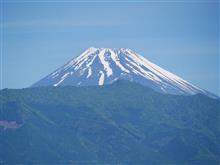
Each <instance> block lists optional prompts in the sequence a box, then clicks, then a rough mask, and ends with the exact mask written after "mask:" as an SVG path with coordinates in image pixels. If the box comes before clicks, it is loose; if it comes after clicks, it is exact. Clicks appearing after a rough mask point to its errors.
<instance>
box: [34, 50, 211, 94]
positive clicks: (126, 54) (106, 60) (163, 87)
mask: <svg viewBox="0 0 220 165" xmlns="http://www.w3.org/2000/svg"><path fill="white" fill-rule="evenodd" d="M117 80H128V81H131V82H136V83H139V84H142V85H145V86H147V87H150V88H152V89H154V90H156V91H159V92H162V93H168V94H178V95H194V94H197V93H202V94H206V95H209V96H212V97H214V95H212V94H211V93H209V92H207V91H205V90H203V89H201V88H199V87H196V86H194V85H192V84H190V83H188V82H187V81H185V80H183V79H182V78H180V77H178V76H176V75H174V74H172V73H170V72H168V71H166V70H164V69H162V68H160V67H159V66H157V65H155V64H153V63H152V62H150V61H149V60H147V59H145V58H144V57H143V56H141V55H139V54H137V53H135V52H133V51H132V50H130V49H124V48H119V49H109V48H93V47H91V48H89V49H88V50H86V51H85V52H83V53H82V54H81V55H80V56H78V57H77V58H75V59H72V60H70V61H69V62H68V63H67V64H65V65H64V66H62V67H60V68H59V69H57V70H55V71H54V72H52V73H51V74H49V75H48V76H46V77H45V78H43V79H42V80H40V81H38V82H36V83H35V84H33V85H32V87H39V86H68V85H71V86H90V85H105V84H111V83H113V82H115V81H117Z"/></svg>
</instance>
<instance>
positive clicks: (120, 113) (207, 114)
mask: <svg viewBox="0 0 220 165" xmlns="http://www.w3.org/2000/svg"><path fill="white" fill-rule="evenodd" d="M0 97H1V99H0V107H2V108H3V109H1V111H0V140H1V143H0V148H4V150H0V162H2V163H3V164H24V163H25V164H33V163H35V164H36V163H37V164H51V163H53V164H70V163H75V164H79V163H81V164H91V163H96V164H106V163H107V164H109V163H110V164H118V163H119V164H121V163H122V164H124V163H125V164H126V163H128V164H164V163H165V164H192V165H194V164H204V165H205V164H219V161H220V158H219V150H218V149H219V144H220V143H219V135H220V134H219V126H218V123H219V106H220V100H216V99H212V98H210V97H207V96H206V95H202V94H197V95H192V96H185V95H178V96H176V95H172V94H162V93H159V92H156V91H155V90H153V89H151V88H149V87H145V86H143V85H140V84H138V83H132V82H129V81H117V82H115V83H113V84H109V85H104V86H86V87H85V86H78V87H77V86H57V87H53V86H45V87H36V88H25V89H4V90H1V91H0ZM12 158H13V159H12Z"/></svg>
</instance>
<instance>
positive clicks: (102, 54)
mask: <svg viewBox="0 0 220 165" xmlns="http://www.w3.org/2000/svg"><path fill="white" fill-rule="evenodd" d="M98 56H99V59H100V61H101V63H102V65H103V67H104V70H105V71H106V75H107V77H109V76H111V75H112V74H113V71H112V69H111V68H110V66H109V63H108V62H107V61H106V60H105V49H103V50H101V51H100V52H99V55H98Z"/></svg>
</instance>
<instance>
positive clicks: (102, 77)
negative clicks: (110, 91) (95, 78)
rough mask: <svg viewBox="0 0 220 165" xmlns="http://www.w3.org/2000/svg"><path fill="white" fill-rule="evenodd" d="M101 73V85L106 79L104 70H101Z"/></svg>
mask: <svg viewBox="0 0 220 165" xmlns="http://www.w3.org/2000/svg"><path fill="white" fill-rule="evenodd" d="M99 73H100V74H101V76H100V77H99V85H103V84H104V81H105V74H104V73H103V71H99Z"/></svg>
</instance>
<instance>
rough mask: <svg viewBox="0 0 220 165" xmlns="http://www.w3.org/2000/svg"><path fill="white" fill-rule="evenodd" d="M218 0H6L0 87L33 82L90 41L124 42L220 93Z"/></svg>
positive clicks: (93, 43)
mask: <svg viewBox="0 0 220 165" xmlns="http://www.w3.org/2000/svg"><path fill="white" fill-rule="evenodd" d="M218 15H219V1H212V0H207V1H204V0H203V1H202V2H201V1H200V2H199V1H197V2H195V1H194V2H190V3H186V2H185V3H183V2H175V3H174V2H164V3H159V2H156V3H155V2H147V3H146V2H143V1H139V2H137V1H136V2H135V1H132V2H129V1H126V2H122V1H121V2H116V1H112V2H102V3H100V2H97V1H96V2H93V3H88V2H79V1H78V2H74V3H72V2H71V3H70V2H65V3H64V2H52V1H51V2H43V1H38V2H36V1H35V2H30V1H26V2H25V1H23V2H22V1H15V0H14V1H10V0H7V1H6V0H4V1H2V0H1V24H0V26H1V32H2V33H1V49H2V53H1V58H2V59H1V88H24V87H28V86H30V85H31V84H33V83H34V82H36V81H37V80H39V79H41V78H42V77H44V76H45V75H47V74H48V73H50V72H52V71H53V70H55V69H56V68H57V67H59V66H61V65H63V64H64V63H66V62H67V61H68V60H70V59H71V58H73V57H76V56H78V55H79V54H80V53H81V52H83V51H84V50H85V49H87V48H88V47H91V46H94V47H126V48H130V49H133V50H134V51H136V52H138V53H139V54H141V55H143V56H145V57H146V58H148V59H149V60H151V61H152V62H154V63H155V64H157V65H159V66H161V67H163V68H164V69H167V70H168V71H171V72H173V73H175V74H177V75H178V76H180V77H182V78H184V79H185V80H187V81H189V82H191V83H193V84H195V85H197V86H199V87H202V88H204V89H206V90H209V91H211V92H213V93H215V94H218V95H220V91H219V75H220V74H219V30H218V28H219V25H218V24H219V16H218Z"/></svg>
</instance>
